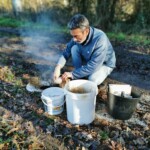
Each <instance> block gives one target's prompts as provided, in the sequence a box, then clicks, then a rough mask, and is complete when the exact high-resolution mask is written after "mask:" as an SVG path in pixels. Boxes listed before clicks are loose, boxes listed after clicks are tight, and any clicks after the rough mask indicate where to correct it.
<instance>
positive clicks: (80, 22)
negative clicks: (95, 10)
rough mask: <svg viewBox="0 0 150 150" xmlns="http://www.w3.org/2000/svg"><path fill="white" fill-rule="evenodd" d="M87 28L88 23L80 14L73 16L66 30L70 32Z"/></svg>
mask: <svg viewBox="0 0 150 150" xmlns="http://www.w3.org/2000/svg"><path fill="white" fill-rule="evenodd" d="M87 27H89V21H88V19H87V18H86V17H85V16H84V15H81V14H76V15H74V16H73V17H72V18H71V19H70V21H69V22H68V28H69V29H70V30H73V29H77V28H80V29H82V30H84V29H85V28H87Z"/></svg>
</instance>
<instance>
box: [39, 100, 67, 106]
mask: <svg viewBox="0 0 150 150" xmlns="http://www.w3.org/2000/svg"><path fill="white" fill-rule="evenodd" d="M42 102H43V103H44V104H45V105H46V106H50V105H48V104H46V103H45V101H44V100H43V99H42ZM64 103H65V101H64V102H63V103H62V104H61V105H59V106H62V105H64ZM59 106H54V107H59Z"/></svg>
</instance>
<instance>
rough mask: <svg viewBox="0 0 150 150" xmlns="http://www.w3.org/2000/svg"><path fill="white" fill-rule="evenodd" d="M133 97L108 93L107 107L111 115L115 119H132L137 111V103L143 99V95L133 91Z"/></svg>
mask: <svg viewBox="0 0 150 150" xmlns="http://www.w3.org/2000/svg"><path fill="white" fill-rule="evenodd" d="M131 96H132V98H128V97H121V96H118V95H114V94H112V93H110V92H108V105H107V106H108V112H109V114H110V115H111V116H112V117H113V118H115V119H120V120H128V119H130V118H131V117H132V114H133V113H134V111H135V109H136V106H137V103H138V102H139V100H140V98H141V93H140V92H138V91H136V90H132V91H131Z"/></svg>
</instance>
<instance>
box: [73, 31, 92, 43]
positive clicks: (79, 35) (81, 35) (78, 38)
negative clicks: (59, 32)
mask: <svg viewBox="0 0 150 150" xmlns="http://www.w3.org/2000/svg"><path fill="white" fill-rule="evenodd" d="M88 33H89V29H88V28H86V29H84V30H81V29H80V28H77V29H73V30H70V34H71V35H72V37H73V40H74V41H75V42H77V43H80V44H81V43H83V42H84V41H85V40H86V38H87V36H88Z"/></svg>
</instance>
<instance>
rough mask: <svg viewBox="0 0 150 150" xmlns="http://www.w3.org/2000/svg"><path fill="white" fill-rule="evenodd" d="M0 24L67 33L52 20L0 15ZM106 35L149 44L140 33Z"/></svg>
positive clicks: (148, 39)
mask: <svg viewBox="0 0 150 150" xmlns="http://www.w3.org/2000/svg"><path fill="white" fill-rule="evenodd" d="M0 26H1V27H13V28H16V27H20V28H30V29H38V30H41V31H48V32H56V33H66V34H68V33H69V31H68V30H67V28H66V27H63V26H58V25H57V24H56V23H54V22H51V23H50V24H49V25H45V24H42V23H39V22H31V21H29V20H18V19H15V18H9V17H0ZM107 35H108V37H109V38H110V39H111V40H115V41H121V42H133V43H135V44H143V45H149V44H150V37H149V36H146V35H140V34H131V35H127V34H126V33H122V32H119V33H116V32H108V33H107Z"/></svg>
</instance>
